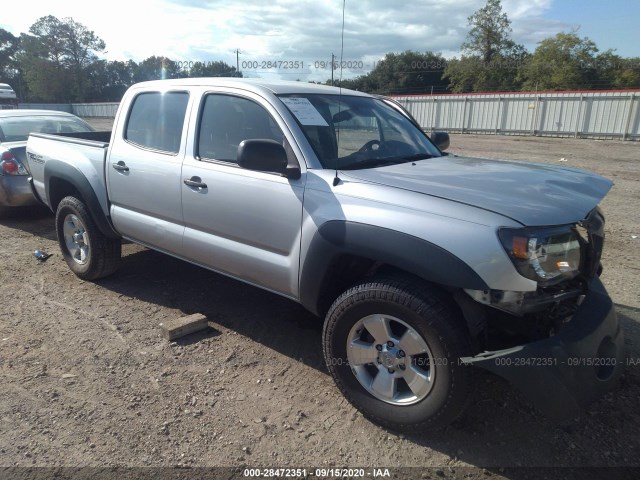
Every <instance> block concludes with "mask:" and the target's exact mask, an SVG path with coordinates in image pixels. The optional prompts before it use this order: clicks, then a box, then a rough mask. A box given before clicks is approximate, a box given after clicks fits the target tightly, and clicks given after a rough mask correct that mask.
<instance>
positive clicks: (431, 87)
mask: <svg viewBox="0 0 640 480" xmlns="http://www.w3.org/2000/svg"><path fill="white" fill-rule="evenodd" d="M446 64H447V61H446V60H445V59H444V57H443V56H442V55H440V54H438V53H434V52H424V53H421V52H414V51H412V50H407V51H405V52H402V53H387V54H386V55H385V57H384V58H383V59H382V60H380V61H379V62H377V63H376V65H375V68H374V69H373V70H372V71H371V72H369V73H367V74H366V75H362V76H360V77H357V78H355V79H351V80H343V81H342V86H343V87H345V88H351V89H353V90H361V91H365V92H372V93H384V94H391V93H423V92H425V91H426V92H430V91H433V92H434V93H442V92H444V91H446V89H447V82H446V81H444V80H443V79H442V73H443V72H444V69H445V66H446ZM326 83H327V84H330V80H327V82H326ZM339 83H340V82H339V81H334V84H335V85H338V84H339Z"/></svg>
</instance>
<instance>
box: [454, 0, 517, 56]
mask: <svg viewBox="0 0 640 480" xmlns="http://www.w3.org/2000/svg"><path fill="white" fill-rule="evenodd" d="M468 21H469V27H470V30H469V33H467V41H466V42H464V43H463V44H462V47H461V48H462V51H463V52H465V53H466V54H467V55H470V56H477V57H480V59H481V60H482V62H483V63H484V64H490V63H491V62H493V61H495V60H501V59H503V58H505V57H508V56H509V55H510V52H511V50H512V49H514V48H515V47H516V45H515V43H514V42H513V41H512V40H511V20H509V18H508V17H507V14H506V13H504V12H503V11H502V4H501V3H500V0H487V4H486V5H485V6H484V7H482V8H481V9H479V10H477V11H476V12H475V13H474V14H473V15H471V16H470V17H469V18H468Z"/></svg>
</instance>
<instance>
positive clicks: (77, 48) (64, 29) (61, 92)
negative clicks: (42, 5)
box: [17, 15, 105, 101]
mask: <svg viewBox="0 0 640 480" xmlns="http://www.w3.org/2000/svg"><path fill="white" fill-rule="evenodd" d="M104 48H105V44H104V42H103V41H102V40H101V39H100V38H98V37H97V36H96V35H95V33H94V32H92V31H90V30H88V29H87V28H86V27H85V26H84V25H82V24H80V23H78V22H76V21H74V20H73V19H72V18H64V19H62V20H60V19H58V18H56V17H54V16H52V15H48V16H46V17H41V18H40V19H38V20H37V21H36V22H35V23H34V24H33V25H32V26H31V27H30V28H29V34H22V35H21V37H20V51H19V53H18V55H17V59H18V61H19V63H20V66H21V68H22V69H23V70H24V72H25V79H26V81H27V83H28V85H29V89H30V91H31V93H32V95H33V96H34V97H35V98H36V99H39V100H42V101H84V99H85V97H86V95H87V89H88V86H89V81H88V78H89V72H90V70H91V68H92V67H93V66H94V65H95V64H96V62H97V61H98V58H97V55H96V52H100V51H102V50H104ZM69 86H71V88H69Z"/></svg>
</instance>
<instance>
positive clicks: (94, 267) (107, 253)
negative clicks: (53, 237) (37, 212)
mask: <svg viewBox="0 0 640 480" xmlns="http://www.w3.org/2000/svg"><path fill="white" fill-rule="evenodd" d="M56 232H57V234H58V242H59V243H60V250H61V251H62V256H63V257H64V259H65V261H66V262H67V265H69V268H70V269H71V271H73V273H75V274H76V275H77V276H78V277H80V278H82V279H83V280H96V279H98V278H102V277H106V276H107V275H110V274H112V273H113V272H115V271H116V270H117V269H118V264H119V263H120V255H121V250H122V242H121V241H120V240H119V239H112V238H108V237H106V236H105V235H103V233H102V232H101V231H100V230H99V229H98V227H97V226H96V224H95V222H94V221H93V219H92V218H91V215H90V214H89V211H88V210H87V207H86V206H85V205H84V203H82V201H80V200H78V199H77V198H75V197H65V198H63V199H62V201H61V202H60V203H59V204H58V209H57V212H56Z"/></svg>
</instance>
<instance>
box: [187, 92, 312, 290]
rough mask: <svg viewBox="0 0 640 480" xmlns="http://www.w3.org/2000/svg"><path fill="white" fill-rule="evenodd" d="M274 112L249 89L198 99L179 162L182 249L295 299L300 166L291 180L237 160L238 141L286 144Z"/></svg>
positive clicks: (198, 260) (301, 188) (191, 256)
mask: <svg viewBox="0 0 640 480" xmlns="http://www.w3.org/2000/svg"><path fill="white" fill-rule="evenodd" d="M273 113H275V112H273V111H270V107H269V105H268V103H266V102H264V101H261V99H260V97H258V96H252V95H251V94H248V93H247V94H244V95H235V94H230V93H215V92H214V93H209V94H206V95H205V96H204V97H203V99H202V105H201V107H200V115H199V119H198V123H197V125H196V127H195V128H196V130H197V131H196V136H195V138H196V142H195V145H194V148H193V152H191V154H187V155H186V156H185V159H184V164H183V167H182V185H181V188H182V205H183V214H184V224H185V232H184V251H185V255H186V256H188V257H189V259H190V260H192V261H194V262H196V263H199V264H202V265H206V266H208V267H209V268H211V269H214V270H216V271H219V272H221V273H225V274H228V275H231V276H233V277H238V278H240V279H242V280H245V281H248V282H250V283H253V284H255V285H259V286H262V287H265V288H267V289H269V290H273V291H276V292H279V293H281V294H284V295H287V296H290V297H294V298H296V297H297V295H298V269H299V265H298V261H299V251H300V229H301V221H302V202H303V192H304V179H305V172H304V169H303V173H302V176H301V178H300V179H295V180H294V179H288V178H285V177H283V176H281V175H278V174H275V173H267V172H256V171H250V170H245V169H243V168H241V167H239V166H238V164H237V159H236V157H237V151H238V144H239V143H240V142H241V141H242V140H246V139H271V140H276V141H278V142H280V143H283V144H285V145H287V143H286V142H287V140H286V135H285V134H284V133H283V129H282V128H281V127H280V126H279V125H278V123H277V121H276V120H275V119H274V115H273ZM283 126H284V124H283ZM288 151H289V152H292V150H291V149H290V148H289V149H288ZM290 156H291V157H292V158H290V160H289V161H290V164H291V163H293V162H297V159H296V158H295V157H293V153H291V154H290Z"/></svg>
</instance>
